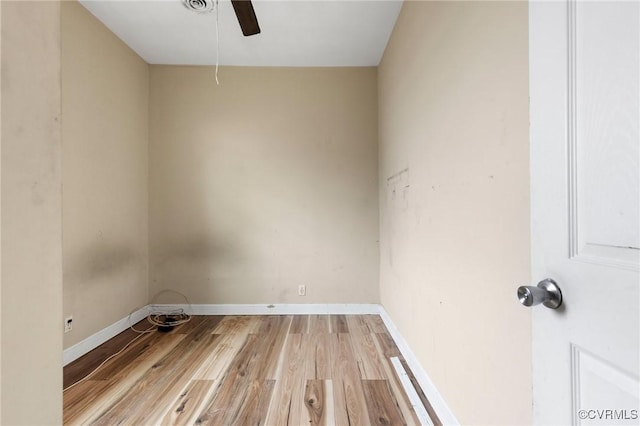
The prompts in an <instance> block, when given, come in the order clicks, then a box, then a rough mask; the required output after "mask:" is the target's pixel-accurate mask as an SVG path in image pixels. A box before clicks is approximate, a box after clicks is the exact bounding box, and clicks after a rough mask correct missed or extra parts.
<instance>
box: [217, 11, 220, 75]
mask: <svg viewBox="0 0 640 426" xmlns="http://www.w3.org/2000/svg"><path fill="white" fill-rule="evenodd" d="M218 6H219V4H218V0H216V85H217V86H220V81H218V67H219V65H220V31H219V30H218V10H219V7H218Z"/></svg>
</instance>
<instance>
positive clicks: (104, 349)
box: [63, 319, 151, 389]
mask: <svg viewBox="0 0 640 426" xmlns="http://www.w3.org/2000/svg"><path fill="white" fill-rule="evenodd" d="M134 326H135V327H136V328H137V329H140V330H144V329H147V328H149V326H151V324H149V323H148V322H147V320H146V319H144V320H142V321H140V322H138V323H137V324H135V325H134ZM139 335H140V334H139V333H136V332H135V331H133V330H131V328H128V329H126V330H124V331H123V332H121V333H119V334H117V335H116V336H114V337H113V338H111V339H109V340H108V341H106V342H105V343H103V344H102V345H100V346H98V347H97V348H95V349H93V350H91V351H89V352H88V353H86V354H85V355H83V356H81V357H80V358H78V359H76V360H75V361H73V362H71V363H69V364H68V365H67V366H65V367H64V370H63V388H65V389H66V388H67V387H69V386H71V385H72V384H74V383H76V382H77V381H78V380H80V379H82V378H83V377H84V376H86V375H87V374H88V373H89V372H91V371H93V370H94V369H95V368H96V367H98V366H99V365H100V364H101V363H102V362H103V361H104V360H106V359H107V358H109V357H110V356H111V355H113V354H116V353H118V352H119V351H120V350H121V349H122V348H124V347H125V346H126V345H127V344H128V343H129V342H131V341H132V340H133V339H135V338H136V337H138V336H139Z"/></svg>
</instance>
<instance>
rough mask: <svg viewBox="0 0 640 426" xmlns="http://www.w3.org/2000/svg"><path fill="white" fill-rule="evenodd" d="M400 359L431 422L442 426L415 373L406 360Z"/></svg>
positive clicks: (435, 425) (436, 425)
mask: <svg viewBox="0 0 640 426" xmlns="http://www.w3.org/2000/svg"><path fill="white" fill-rule="evenodd" d="M399 359H400V363H401V364H402V367H403V368H404V371H406V372H407V376H409V380H411V383H412V384H413V387H414V389H415V390H416V392H417V393H418V397H419V398H420V401H422V405H424V408H425V410H427V414H429V417H430V418H431V421H432V422H433V424H434V426H442V422H441V421H440V418H439V417H438V414H436V410H434V409H433V406H432V405H431V403H430V402H429V400H428V399H427V396H426V395H425V394H424V392H423V391H422V388H421V387H420V384H419V383H418V379H416V376H414V375H413V371H411V368H409V364H407V361H405V359H404V358H399Z"/></svg>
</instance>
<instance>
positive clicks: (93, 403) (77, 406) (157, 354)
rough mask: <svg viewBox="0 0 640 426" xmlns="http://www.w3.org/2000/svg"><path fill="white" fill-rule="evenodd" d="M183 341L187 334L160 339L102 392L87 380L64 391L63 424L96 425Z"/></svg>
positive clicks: (120, 371)
mask: <svg viewBox="0 0 640 426" xmlns="http://www.w3.org/2000/svg"><path fill="white" fill-rule="evenodd" d="M183 339H184V335H167V336H164V338H162V339H159V340H158V341H157V342H156V343H155V344H154V345H151V346H150V347H148V348H147V350H146V351H144V352H142V353H141V354H140V356H138V358H137V359H136V360H135V361H134V362H131V363H129V364H123V365H121V366H120V369H119V371H118V372H117V374H115V375H114V376H112V377H111V378H110V379H109V380H106V381H105V384H104V385H103V386H101V388H100V389H96V388H95V382H94V381H90V380H87V381H86V382H83V383H80V384H78V385H77V386H75V387H73V388H71V389H69V390H68V391H66V392H64V397H63V401H64V407H65V409H64V419H63V420H64V423H65V424H87V423H91V422H93V421H94V419H96V418H97V417H99V416H100V415H101V414H102V413H104V412H105V411H106V410H108V409H109V408H110V407H111V406H112V405H113V404H115V403H116V402H117V401H119V400H120V399H122V397H123V396H124V395H125V394H126V393H128V391H129V390H130V389H131V387H133V386H134V385H135V384H136V383H137V381H138V380H139V379H140V378H141V377H142V376H143V375H144V374H145V373H146V371H147V370H149V368H151V367H152V366H153V365H154V364H155V363H156V362H158V361H159V360H160V359H162V358H163V357H164V356H165V355H166V354H167V353H169V352H170V351H171V350H173V349H174V348H175V347H176V346H177V345H178V344H179V342H181V341H182V340H183ZM113 362H114V363H117V362H118V360H117V359H116V358H114V360H113ZM82 408H84V409H82Z"/></svg>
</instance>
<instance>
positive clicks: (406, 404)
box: [374, 333, 420, 425]
mask: <svg viewBox="0 0 640 426" xmlns="http://www.w3.org/2000/svg"><path fill="white" fill-rule="evenodd" d="M385 335H386V334H382V333H376V334H375V336H376V337H379V336H385ZM381 341H382V342H384V343H382V344H381V343H380V342H381ZM374 342H375V343H376V348H377V349H378V353H379V354H381V358H382V365H383V367H384V370H385V377H386V378H387V380H388V381H389V387H390V388H391V391H392V393H393V395H395V396H396V401H397V403H398V406H399V407H400V412H401V413H402V417H403V418H404V420H405V422H406V423H407V424H408V425H419V424H420V420H419V419H418V416H417V414H416V412H415V410H414V409H413V406H412V404H411V401H410V400H409V396H408V395H407V394H406V392H405V391H404V387H403V385H402V382H401V381H400V378H399V377H398V375H397V373H396V370H395V368H394V367H393V363H392V362H391V359H390V357H387V356H385V352H387V351H390V349H389V348H388V342H387V341H386V340H385V339H384V338H382V340H379V339H377V338H376V339H375V340H374ZM394 346H395V345H394ZM393 356H397V355H393ZM401 358H402V357H401V356H400V357H399V359H401Z"/></svg>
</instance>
